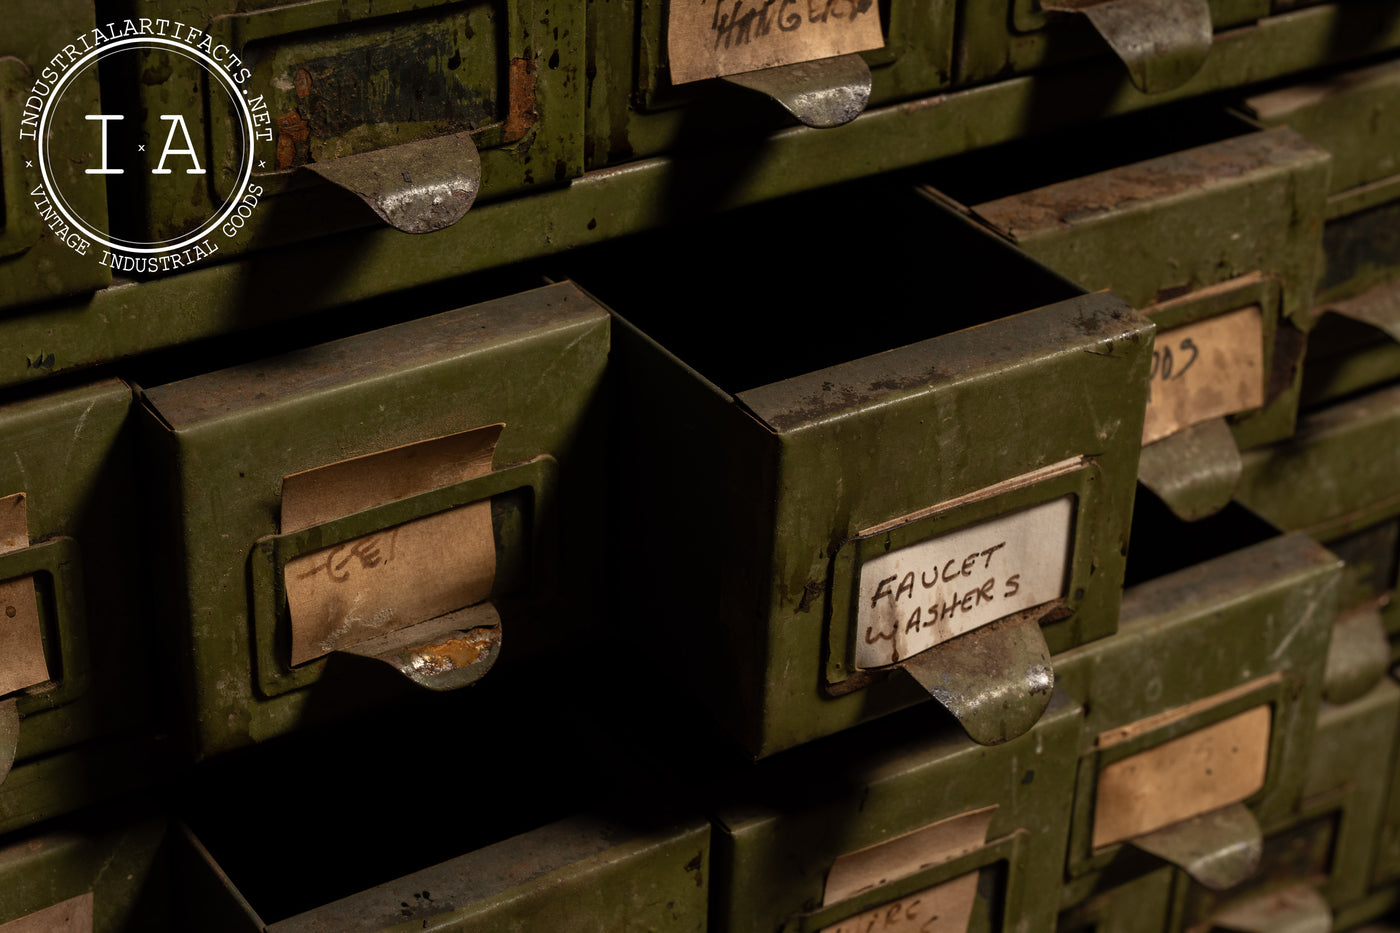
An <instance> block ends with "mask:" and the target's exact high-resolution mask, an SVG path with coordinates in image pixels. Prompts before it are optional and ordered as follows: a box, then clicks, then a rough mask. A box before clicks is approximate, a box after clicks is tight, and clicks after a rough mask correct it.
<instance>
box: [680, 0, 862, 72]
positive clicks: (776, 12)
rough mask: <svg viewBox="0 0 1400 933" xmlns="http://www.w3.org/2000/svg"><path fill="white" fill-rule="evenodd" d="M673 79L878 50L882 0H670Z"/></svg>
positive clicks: (791, 63)
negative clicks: (878, 1)
mask: <svg viewBox="0 0 1400 933" xmlns="http://www.w3.org/2000/svg"><path fill="white" fill-rule="evenodd" d="M666 28H667V39H666V50H667V55H668V57H669V60H670V66H671V83H672V84H688V83H690V82H691V81H700V80H702V79H704V78H718V77H720V76H722V75H732V74H740V73H742V72H745V71H758V70H759V69H761V68H772V67H774V66H776V65H793V64H797V63H798V62H810V61H816V60H817V59H821V58H833V57H835V56H837V55H846V54H848V53H850V52H864V51H865V50H867V49H878V48H879V47H880V46H882V45H884V44H885V40H884V37H883V36H882V34H881V32H880V7H879V4H878V3H876V2H875V0H670V12H669V15H668V18H667V22H666Z"/></svg>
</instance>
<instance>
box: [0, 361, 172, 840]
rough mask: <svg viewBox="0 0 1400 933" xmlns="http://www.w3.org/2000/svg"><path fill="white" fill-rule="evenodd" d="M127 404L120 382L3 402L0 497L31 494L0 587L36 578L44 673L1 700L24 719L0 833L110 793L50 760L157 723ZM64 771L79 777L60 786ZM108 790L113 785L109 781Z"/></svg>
mask: <svg viewBox="0 0 1400 933" xmlns="http://www.w3.org/2000/svg"><path fill="white" fill-rule="evenodd" d="M131 406H132V398H131V389H130V388H129V387H128V386H127V385H126V383H124V382H121V381H120V380H117V379H109V380H106V381H103V382H98V383H95V384H92V385H89V386H83V387H80V388H73V389H67V390H64V391H61V392H56V393H53V394H50V395H43V396H37V397H33V398H28V399H20V400H15V401H11V402H9V403H7V404H3V405H0V444H3V446H4V449H5V450H6V451H8V455H7V456H6V458H5V459H4V462H3V463H0V496H10V495H14V494H17V493H23V494H25V497H26V503H27V510H28V533H29V540H30V546H29V547H27V548H22V549H20V550H17V551H12V552H10V553H7V554H4V555H0V578H4V579H8V578H13V577H21V576H29V575H33V578H34V581H35V591H36V595H37V597H38V603H39V619H40V625H41V634H42V638H43V643H44V654H45V661H46V664H47V667H48V670H49V674H50V678H51V679H50V680H48V681H47V682H44V683H40V684H38V685H36V686H33V687H28V688H25V689H23V690H20V691H18V692H17V693H16V694H14V695H13V697H6V698H5V699H11V698H14V699H16V700H17V703H18V712H19V715H20V717H21V718H20V727H19V736H18V749H17V756H18V757H17V760H18V764H17V766H16V768H15V770H14V771H12V772H11V773H10V775H9V777H8V778H6V779H5V780H4V781H3V783H0V826H8V827H15V826H19V825H24V824H25V822H26V820H32V819H36V818H41V817H43V816H51V815H53V814H54V813H55V812H63V811H65V810H71V809H76V808H78V807H81V806H83V805H84V804H85V803H86V802H87V801H89V800H93V799H98V798H100V797H102V796H105V795H106V794H107V793H109V791H108V790H107V789H106V788H104V787H103V786H102V783H101V782H97V781H93V780H92V778H91V776H90V775H89V774H87V773H86V772H85V771H84V770H83V759H82V756H74V757H70V758H67V759H61V760H60V759H54V758H52V757H49V756H53V755H54V754H55V753H57V752H59V751H61V750H63V749H68V748H72V747H74V746H77V745H80V744H82V743H85V742H88V741H91V740H93V739H95V738H97V737H101V736H111V735H115V734H119V733H131V734H134V733H135V732H136V731H144V733H145V734H147V735H149V734H150V733H152V732H153V731H154V730H155V729H156V728H157V727H156V724H155V713H154V705H153V704H154V699H155V695H156V693H157V692H158V688H157V687H156V686H155V685H154V684H153V683H152V680H151V673H152V672H151V662H150V658H149V656H150V653H151V651H150V649H151V645H150V643H149V641H148V634H147V631H146V630H145V628H144V626H143V623H144V621H145V619H146V618H147V608H146V605H147V596H146V592H145V588H144V586H143V580H142V568H143V563H142V561H141V558H140V554H141V550H140V548H141V541H142V539H141V526H140V520H139V515H140V512H139V510H138V508H137V503H136V502H135V501H134V499H133V498H132V497H131V495H130V489H131V487H132V485H133V484H134V482H135V479H134V475H135V474H134V470H135V463H134V459H133V457H134V449H133V437H132V427H131V424H130V421H129V418H128V415H129V412H130V409H131ZM133 741H135V740H133ZM12 751H14V750H13V749H12ZM133 754H137V753H135V752H133ZM64 762H67V763H66V764H64ZM31 763H32V766H33V767H34V768H36V769H37V770H36V771H35V777H36V778H37V776H38V775H39V774H40V773H42V774H44V775H45V776H46V780H48V781H53V782H55V784H54V788H55V789H56V788H57V787H58V786H62V787H64V788H65V790H64V794H63V795H58V796H59V798H60V799H54V798H55V796H56V795H55V794H53V793H51V789H49V788H46V787H45V786H44V783H45V782H44V781H39V780H29V779H27V778H26V777H25V773H26V769H27V768H30V767H31ZM65 769H74V770H75V773H74V774H72V775H71V776H68V777H65V776H64V770H65ZM153 771H154V767H153ZM156 776H157V775H156V774H155V773H152V774H151V775H150V777H149V778H148V780H153V779H154V778H155V777H156ZM113 785H114V787H116V786H120V782H119V781H118V779H117V778H116V776H115V775H114V776H113ZM55 808H57V809H55Z"/></svg>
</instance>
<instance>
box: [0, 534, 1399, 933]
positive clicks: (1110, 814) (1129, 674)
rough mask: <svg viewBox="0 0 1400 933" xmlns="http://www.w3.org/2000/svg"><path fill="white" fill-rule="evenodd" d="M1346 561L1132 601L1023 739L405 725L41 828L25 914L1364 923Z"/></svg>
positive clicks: (1384, 702) (914, 925) (1140, 592)
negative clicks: (1336, 669) (725, 757)
mask: <svg viewBox="0 0 1400 933" xmlns="http://www.w3.org/2000/svg"><path fill="white" fill-rule="evenodd" d="M1339 570H1340V566H1339V564H1338V562H1337V561H1336V560H1335V559H1334V558H1333V557H1332V556H1331V555H1329V554H1328V553H1327V552H1326V551H1323V550H1322V549H1321V548H1319V547H1318V546H1317V545H1316V544H1315V543H1313V542H1311V541H1309V540H1308V539H1306V538H1305V537H1304V536H1301V535H1291V536H1285V537H1279V538H1275V539H1272V540H1270V541H1268V542H1265V543H1263V544H1260V545H1256V546H1253V547H1249V548H1245V549H1242V550H1240V551H1238V552H1236V553H1234V554H1231V555H1229V556H1227V557H1224V558H1221V559H1217V560H1211V561H1207V562H1204V563H1202V564H1200V565H1198V566H1196V567H1194V568H1191V569H1190V570H1187V571H1184V572H1182V573H1178V574H1173V575H1168V576H1167V577H1164V578H1162V579H1160V580H1158V581H1155V582H1153V583H1151V584H1146V585H1143V586H1141V587H1139V588H1136V589H1135V590H1133V591H1130V593H1129V594H1128V595H1127V596H1126V597H1125V603H1124V617H1123V621H1122V624H1121V627H1120V630H1119V632H1118V633H1117V634H1116V635H1113V636H1110V637H1108V638H1105V639H1102V640H1100V641H1098V642H1095V643H1094V644H1092V645H1088V646H1085V647H1083V648H1080V649H1076V650H1074V651H1071V652H1069V653H1067V654H1066V655H1064V656H1062V657H1061V658H1059V659H1057V661H1058V666H1059V683H1058V684H1057V686H1056V688H1055V695H1054V698H1053V699H1052V701H1051V702H1050V704H1049V707H1048V709H1047V711H1046V713H1045V715H1044V717H1043V718H1042V719H1041V720H1040V721H1039V722H1038V723H1037V724H1036V725H1035V726H1034V727H1033V728H1032V729H1031V730H1030V731H1029V732H1028V733H1027V734H1026V735H1023V736H1021V737H1020V738H1017V739H1013V740H1011V741H1009V742H1007V743H1005V744H1002V745H998V746H994V747H985V746H980V745H977V744H975V743H973V742H972V741H970V740H969V739H968V738H966V737H965V736H963V735H961V734H957V733H956V732H950V731H947V730H940V729H937V728H930V726H931V725H932V723H931V721H930V719H929V718H928V717H927V715H925V714H923V713H922V712H921V711H913V710H911V711H906V712H905V713H901V714H896V715H893V716H891V717H887V718H886V719H884V720H882V721H881V722H880V723H876V724H873V725H871V726H869V727H866V728H863V729H860V730H854V731H852V732H849V733H846V734H844V735H842V736H837V737H833V738H829V739H824V740H821V741H819V742H816V743H813V744H811V745H808V746H807V747H805V748H803V749H800V750H797V751H796V752H795V753H793V754H791V755H785V756H780V757H779V758H776V759H773V760H771V761H767V762H762V763H760V764H759V765H758V766H754V767H746V768H741V769H734V770H732V771H729V772H727V773H726V772H724V769H716V768H715V767H714V764H713V762H707V761H706V757H707V756H706V755H705V753H703V752H702V751H700V750H698V749H694V748H687V747H686V745H687V743H691V742H693V741H694V739H695V736H696V731H695V730H694V729H693V728H691V727H690V726H689V725H688V724H687V723H686V722H685V721H684V720H682V721H676V720H675V718H674V717H670V716H669V714H668V716H658V717H655V718H654V719H651V720H649V721H644V722H635V723H632V722H629V720H633V719H635V718H636V717H634V716H628V715H623V714H622V708H621V707H616V708H612V709H609V710H607V711H606V712H605V713H603V714H602V715H601V717H600V714H599V710H598V709H596V708H594V707H593V706H592V705H591V704H589V705H588V706H587V708H586V709H585V708H581V705H580V704H576V707H575V708H573V709H570V708H569V707H568V706H567V705H561V706H559V707H554V708H552V709H551V720H552V721H551V722H549V723H548V724H547V723H545V722H544V721H542V720H538V719H536V720H533V721H531V722H530V723H529V724H528V726H526V727H524V728H522V724H521V723H520V722H519V721H518V720H516V719H512V718H510V717H506V716H501V715H498V714H492V713H490V712H483V711H480V710H477V711H475V712H470V713H467V714H466V715H454V716H448V717H442V716H437V715H436V714H434V713H432V712H429V713H427V714H426V715H424V716H422V717H417V716H415V717H412V718H407V717H402V716H399V717H395V718H385V717H380V718H379V719H377V720H376V719H373V718H371V719H370V720H369V721H367V722H361V723H358V724H357V725H356V726H355V727H354V728H353V729H342V730H339V731H332V732H331V733H329V734H322V735H316V736H310V737H307V738H305V739H304V740H302V741H300V742H298V743H296V744H287V743H282V744H280V745H278V744H273V745H269V746H267V747H264V748H261V749H259V750H258V755H256V756H251V757H245V758H242V759H236V760H235V761H234V762H233V764H232V765H231V766H226V767H225V766H221V767H220V769H218V770H216V771H215V772H213V776H211V773H210V772H205V773H204V774H203V775H201V776H200V777H199V778H198V779H197V780H195V781H194V782H193V784H194V786H193V787H191V788H188V789H187V790H186V792H185V796H184V799H182V800H180V801H179V803H178V804H177V806H176V807H175V810H176V812H178V813H180V815H181V819H182V820H183V823H177V822H173V821H172V822H171V823H170V824H167V823H166V821H165V816H166V815H167V814H168V812H169V809H168V808H167V807H164V806H161V807H155V806H151V805H150V804H149V803H147V804H144V805H143V804H141V803H139V801H140V800H143V799H145V798H144V797H138V798H136V801H138V802H136V803H133V801H131V800H128V801H127V802H126V803H125V804H123V805H121V806H119V807H108V808H106V809H95V810H88V811H86V812H84V813H81V814H78V815H76V816H73V817H69V818H65V819H62V820H58V821H55V822H50V823H48V824H46V825H44V826H42V827H37V828H35V829H33V830H31V831H27V832H20V833H15V834H10V835H9V836H8V837H7V839H6V844H5V845H4V847H0V922H7V921H11V920H12V919H14V918H18V917H30V915H34V914H37V915H38V917H44V918H46V919H47V920H48V921H49V922H50V924H51V925H50V926H47V927H45V926H40V927H37V928H38V929H46V930H63V931H64V933H67V931H69V930H95V931H99V933H100V931H109V930H137V929H139V930H152V931H154V930H160V929H177V930H195V929H199V930H244V931H254V930H263V929H269V930H275V931H287V933H290V931H294V930H296V931H300V930H307V931H310V930H337V931H350V930H367V931H368V930H375V931H381V930H383V931H387V930H409V929H425V930H440V931H445V930H453V931H467V930H492V931H499V930H532V929H554V930H571V931H572V930H589V931H593V930H596V931H604V930H642V929H653V930H689V931H703V930H713V931H717V933H718V931H723V933H739V931H754V933H759V931H762V933H771V931H775V930H783V931H822V930H826V931H832V930H841V931H846V930H853V929H859V930H906V929H920V928H921V927H925V928H927V927H926V925H927V924H928V923H929V922H930V920H931V917H932V916H933V915H934V914H937V915H938V916H939V917H941V920H940V924H941V925H939V926H935V927H933V929H948V930H958V931H963V930H966V931H992V930H1003V931H1009V930H1019V931H1027V933H1029V931H1050V930H1056V929H1058V930H1063V931H1067V933H1070V931H1081V930H1089V929H1093V930H1100V931H1107V930H1114V931H1128V930H1132V931H1177V930H1187V929H1193V930H1203V929H1207V928H1212V929H1218V928H1223V929H1232V930H1280V929H1294V928H1298V929H1320V930H1326V929H1338V930H1346V929H1350V928H1352V927H1353V926H1354V925H1356V924H1358V923H1361V922H1364V921H1366V920H1370V919H1373V918H1375V917H1377V916H1380V915H1381V914H1383V913H1385V912H1386V911H1388V910H1390V909H1392V908H1394V907H1395V905H1396V904H1397V901H1400V888H1397V887H1396V882H1397V880H1400V783H1397V771H1396V768H1395V749H1396V739H1397V734H1400V688H1397V686H1396V684H1395V683H1394V682H1393V681H1392V680H1391V679H1390V678H1388V677H1384V676H1381V677H1378V678H1372V679H1371V680H1370V681H1369V683H1366V684H1364V685H1362V684H1359V683H1352V684H1346V685H1342V684H1341V683H1339V682H1338V681H1336V680H1335V679H1334V678H1331V677H1328V676H1324V672H1323V667H1324V663H1323V658H1324V656H1325V655H1326V644H1327V641H1328V638H1329V630H1330V629H1331V626H1332V620H1331V613H1330V611H1329V607H1330V605H1331V598H1332V597H1333V596H1335V592H1336V588H1337V581H1338V577H1339ZM1222 645H1228V646H1229V647H1230V648H1231V649H1232V650H1231V651H1230V652H1228V653H1227V652H1224V651H1222V650H1220V649H1221V646H1222ZM1322 684H1326V686H1325V688H1324V692H1325V693H1326V694H1327V699H1320V698H1319V695H1318V693H1319V690H1318V686H1319V685H1322ZM482 690H483V691H485V692H489V693H491V695H492V699H493V700H494V701H496V702H497V703H498V704H510V703H512V702H514V703H521V702H522V701H523V703H524V704H525V707H526V708H535V709H538V706H537V704H538V703H539V696H538V694H539V691H538V689H536V688H533V687H532V688H531V690H530V691H528V692H526V693H523V694H522V693H514V694H512V693H511V692H510V690H508V689H507V690H500V689H498V686H486V685H483V687H482ZM632 699H633V701H634V702H635V700H636V699H637V698H636V695H635V692H632ZM500 708H501V707H499V706H497V707H496V709H497V710H499V709H500ZM461 712H462V711H460V710H459V711H458V714H460V713H461ZM600 719H601V721H603V722H606V723H607V726H606V727H602V726H601V725H600ZM634 728H635V730H636V732H635V734H633V733H632V732H631V731H630V730H632V729H634ZM639 736H640V737H644V738H645V740H646V744H645V745H637V744H635V741H634V740H635V739H636V738H637V737H639ZM662 736H667V737H669V738H668V739H667V740H665V741H662V740H661V737H662ZM454 742H465V743H466V744H467V745H468V746H469V748H468V750H467V751H465V752H464V753H463V752H459V756H458V757H455V758H454V755H453V752H452V750H451V748H450V746H451V745H452V744H453V743H454ZM667 746H670V747H671V748H672V749H674V750H673V751H663V748H665V747H667ZM639 749H649V750H651V752H652V754H651V755H650V756H647V755H646V754H645V753H642V754H641V756H640V757H641V760H640V761H639ZM706 813H707V814H709V816H708V818H706V817H702V816H699V815H698V814H706ZM153 814H158V816H156V817H155V818H152V817H153ZM686 814H696V815H686ZM186 824H187V825H186ZM84 912H85V915H86V916H90V917H94V918H95V921H96V922H95V923H92V924H91V925H90V926H78V925H75V926H64V925H63V924H62V923H59V922H57V920H58V918H61V917H64V916H65V915H71V914H77V915H78V916H79V917H80V918H81V917H82V916H84ZM30 922H31V923H32V922H37V918H31V921H30ZM31 928H34V927H26V926H17V927H14V928H13V929H15V930H28V929H31ZM0 929H4V930H5V933H11V930H12V928H11V927H4V926H0Z"/></svg>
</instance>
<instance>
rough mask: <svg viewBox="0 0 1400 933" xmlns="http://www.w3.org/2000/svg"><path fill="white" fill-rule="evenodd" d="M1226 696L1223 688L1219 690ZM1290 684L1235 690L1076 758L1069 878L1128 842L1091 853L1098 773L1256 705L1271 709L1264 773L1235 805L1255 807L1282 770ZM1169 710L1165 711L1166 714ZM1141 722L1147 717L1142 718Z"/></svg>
mask: <svg viewBox="0 0 1400 933" xmlns="http://www.w3.org/2000/svg"><path fill="white" fill-rule="evenodd" d="M1220 692H1221V693H1225V692H1229V688H1227V689H1226V690H1223V691H1220ZM1290 692H1291V686H1290V684H1289V682H1288V678H1287V676H1286V675H1283V674H1276V675H1271V676H1267V677H1265V678H1262V679H1261V681H1260V682H1258V683H1257V685H1256V686H1254V687H1253V688H1252V689H1248V690H1245V691H1242V692H1239V693H1238V694H1237V695H1234V696H1231V697H1229V698H1228V699H1226V700H1224V701H1223V702H1221V703H1219V704H1217V705H1215V706H1211V707H1209V708H1206V709H1202V710H1199V711H1197V712H1194V713H1191V714H1189V715H1186V716H1183V717H1181V718H1180V719H1174V720H1172V721H1170V722H1166V723H1164V724H1163V725H1161V726H1159V727H1157V728H1155V729H1150V730H1148V731H1146V732H1143V733H1142V734H1140V735H1135V736H1133V737H1131V738H1128V739H1124V740H1123V741H1121V742H1115V743H1114V744H1112V745H1109V746H1108V747H1106V748H1093V749H1091V750H1089V751H1088V752H1086V753H1085V754H1083V755H1082V756H1081V757H1080V759H1079V768H1078V776H1077V778H1076V780H1075V788H1074V807H1073V813H1072V816H1071V817H1070V831H1069V860H1068V869H1069V876H1070V877H1072V878H1075V877H1080V876H1082V875H1085V874H1088V873H1090V872H1095V871H1101V870H1103V869H1104V868H1106V867H1107V866H1108V865H1109V864H1110V863H1111V862H1112V861H1113V860H1114V858H1115V857H1116V856H1117V854H1118V852H1119V850H1120V849H1121V847H1122V846H1125V845H1132V840H1131V839H1128V840H1124V841H1122V842H1115V843H1112V844H1110V845H1106V846H1103V847H1102V848H1100V849H1098V850H1095V849H1093V847H1092V840H1093V829H1094V797H1095V794H1096V793H1097V792H1098V775H1099V772H1101V771H1102V770H1103V769H1104V768H1105V767H1107V766H1108V765H1111V764H1113V763H1114V762H1117V761H1122V760H1123V759H1125V758H1130V757H1132V756H1133V755H1136V754H1138V753H1139V752H1144V751H1147V750H1148V749H1151V748H1155V747H1156V746H1158V745H1161V744H1163V743H1164V742H1169V741H1171V740H1173V739H1177V738H1181V737H1183V736H1186V735H1190V734H1191V733H1193V732H1196V731H1197V730H1199V729H1202V728H1205V727H1207V726H1212V725H1215V724H1216V723H1219V722H1223V721H1225V720H1226V719H1229V718H1231V717H1232V716H1235V715H1237V714H1239V713H1243V712H1245V711H1247V710H1250V709H1253V708H1254V707H1257V706H1264V705H1268V706H1270V707H1271V710H1270V715H1271V720H1270V722H1271V726H1270V730H1269V751H1268V759H1267V764H1266V766H1265V769H1264V786H1263V787H1261V788H1260V789H1259V790H1258V791H1256V792H1255V793H1254V794H1252V795H1250V796H1249V797H1246V798H1245V799H1244V800H1243V801H1241V803H1242V804H1243V805H1245V806H1250V805H1251V804H1255V803H1258V802H1259V801H1261V800H1263V799H1264V798H1265V797H1267V796H1268V794H1269V793H1270V791H1271V785H1272V784H1273V783H1274V782H1273V780H1272V779H1273V777H1274V776H1275V775H1277V774H1278V773H1279V770H1280V768H1282V766H1283V755H1284V745H1285V744H1286V742H1285V740H1286V738H1287V733H1288V730H1287V729H1284V728H1280V727H1279V723H1280V721H1281V720H1282V718H1283V717H1282V709H1283V707H1284V706H1285V705H1286V704H1287V703H1288V702H1289V695H1290ZM1168 712H1169V711H1168ZM1143 718H1144V719H1147V718H1151V717H1143Z"/></svg>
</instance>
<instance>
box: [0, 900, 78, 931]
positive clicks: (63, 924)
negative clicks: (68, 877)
mask: <svg viewBox="0 0 1400 933" xmlns="http://www.w3.org/2000/svg"><path fill="white" fill-rule="evenodd" d="M0 933H92V892H91V891H89V892H88V893H86V894H79V895H78V896H77V897H70V898H69V899H68V900H66V901H60V902H59V903H57V904H54V905H53V906H52V907H45V908H44V909H43V910H41V911H38V912H36V913H32V914H30V915H29V916H27V917H20V918H19V919H18V920H11V921H10V922H9V923H0Z"/></svg>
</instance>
